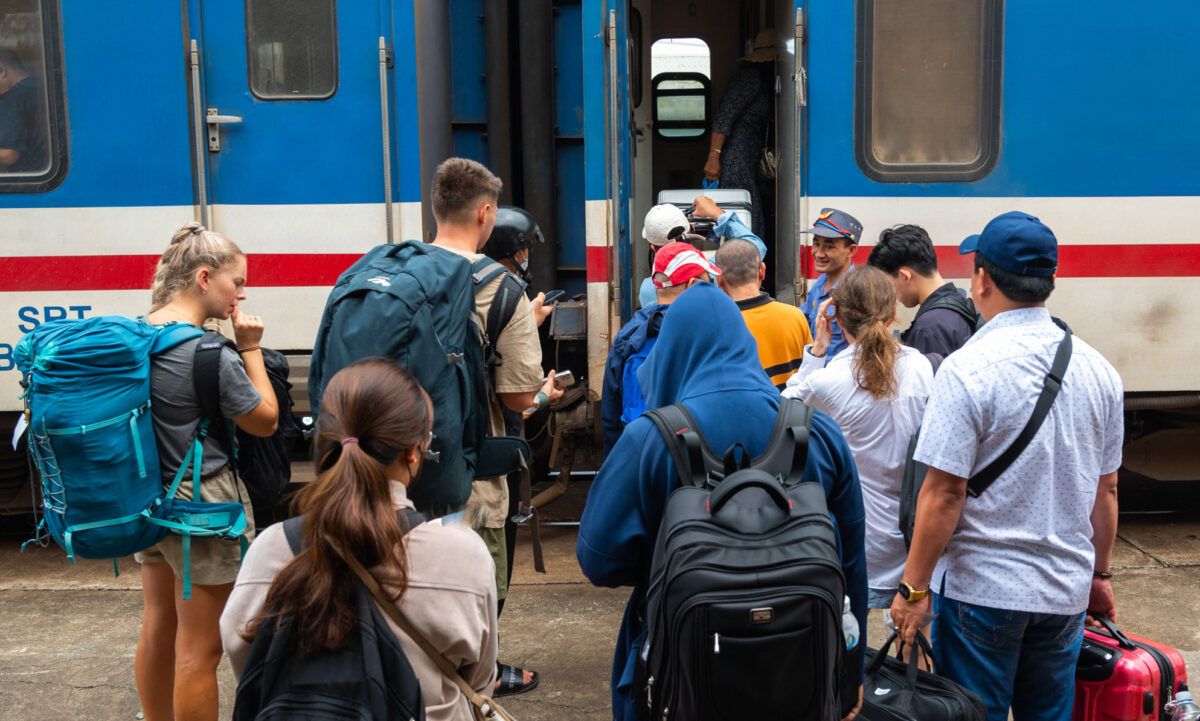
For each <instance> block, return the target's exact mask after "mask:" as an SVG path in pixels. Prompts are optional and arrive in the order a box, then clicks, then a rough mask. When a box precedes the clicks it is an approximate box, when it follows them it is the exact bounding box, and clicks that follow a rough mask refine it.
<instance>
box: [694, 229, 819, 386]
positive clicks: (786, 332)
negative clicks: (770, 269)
mask: <svg viewBox="0 0 1200 721" xmlns="http://www.w3.org/2000/svg"><path fill="white" fill-rule="evenodd" d="M713 260H714V261H715V262H716V264H717V267H718V268H720V269H721V277H720V278H718V279H717V285H719V286H720V287H721V289H722V290H724V291H725V292H726V293H728V294H729V297H730V298H732V299H733V301H734V302H735V303H737V306H738V310H740V311H741V312H742V318H743V319H744V320H745V321H746V327H747V328H749V329H750V335H752V336H754V340H756V341H757V342H758V359H759V360H760V361H761V362H762V367H763V370H764V371H766V374H767V375H768V376H770V378H771V382H772V383H774V384H775V387H776V388H778V389H780V390H783V388H784V386H786V385H787V380H788V378H790V377H791V375H792V373H793V372H795V371H796V369H797V368H799V367H800V363H801V362H802V361H803V360H804V347H805V346H807V345H809V344H810V343H812V342H813V336H812V331H811V330H810V329H809V327H808V319H807V318H805V317H804V313H803V312H802V311H801V310H800V309H799V308H797V307H796V306H794V305H791V304H789V303H780V302H779V301H777V300H775V299H774V298H772V297H771V296H769V295H767V293H766V292H765V291H763V290H762V283H763V280H764V279H765V278H766V277H767V266H766V265H765V264H764V263H763V262H762V260H761V259H760V258H759V255H758V251H757V249H756V248H755V247H754V246H753V245H751V244H750V243H748V242H746V241H744V240H741V239H736V238H735V239H733V240H729V241H726V242H725V244H724V245H722V246H721V248H720V250H718V251H717V255H716V256H715V257H714V258H713Z"/></svg>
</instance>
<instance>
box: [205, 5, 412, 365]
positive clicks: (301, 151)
mask: <svg viewBox="0 0 1200 721" xmlns="http://www.w3.org/2000/svg"><path fill="white" fill-rule="evenodd" d="M198 2H199V6H198V13H199V21H200V26H201V32H200V33H199V51H200V55H201V58H202V68H203V73H202V80H201V81H200V82H202V84H203V89H202V92H201V93H200V97H201V99H202V103H201V104H200V106H199V107H197V108H195V112H196V113H197V114H198V115H200V116H201V119H200V124H201V127H202V134H200V135H199V136H198V137H197V139H196V142H197V144H198V145H199V146H200V150H202V153H200V152H199V151H198V154H202V155H203V157H204V158H205V159H206V160H207V166H208V184H207V188H206V190H207V203H208V206H209V208H202V209H201V214H202V215H204V214H205V211H209V212H210V213H211V216H210V217H211V221H210V224H211V226H212V227H213V228H214V229H216V230H218V231H221V232H223V233H225V234H227V235H228V236H229V237H231V238H232V239H234V240H235V242H238V243H241V244H242V246H243V247H244V248H245V249H246V250H247V251H248V252H249V253H250V258H251V267H250V274H251V277H250V278H249V281H250V285H251V287H252V288H254V287H259V288H261V290H260V291H259V292H258V293H257V298H256V297H255V295H256V294H255V293H252V294H251V298H250V300H249V302H248V305H249V306H250V307H251V308H256V307H263V306H262V305H259V304H257V303H256V302H255V301H256V300H259V301H260V302H262V301H265V303H269V304H270V307H271V309H272V310H271V316H272V317H271V320H272V321H273V326H274V327H273V328H272V331H271V336H272V343H273V344H276V345H277V346H279V347H285V348H308V347H309V346H310V344H311V342H312V338H313V335H314V332H315V324H316V322H317V319H319V317H320V313H321V308H322V304H323V302H324V298H325V295H324V293H321V292H311V293H310V292H303V293H298V292H296V290H297V287H305V286H309V287H311V286H328V285H330V284H332V282H333V281H334V280H335V279H336V277H337V274H338V273H339V272H340V271H341V270H343V269H345V267H346V266H348V265H349V264H350V262H352V261H353V259H354V258H355V257H357V256H358V255H359V254H361V253H362V251H364V250H366V249H368V248H370V247H371V246H373V245H376V244H378V243H381V242H384V241H385V240H386V239H387V237H388V236H387V233H388V227H389V225H388V222H387V217H386V207H385V204H384V203H383V200H384V198H385V191H384V155H383V154H384V142H383V131H382V128H383V124H382V123H381V102H382V101H381V80H380V74H381V60H380V38H381V35H384V34H385V32H386V31H385V30H383V29H381V22H380V12H379V6H378V5H377V4H375V3H361V2H347V1H345V0H343V2H336V0H289V1H288V2H284V1H283V0H198ZM194 10H195V9H194ZM388 44H389V45H390V39H389V40H388ZM256 259H257V262H256ZM263 285H268V286H272V287H267V288H262V286H263ZM252 312H253V311H252ZM280 316H282V317H280Z"/></svg>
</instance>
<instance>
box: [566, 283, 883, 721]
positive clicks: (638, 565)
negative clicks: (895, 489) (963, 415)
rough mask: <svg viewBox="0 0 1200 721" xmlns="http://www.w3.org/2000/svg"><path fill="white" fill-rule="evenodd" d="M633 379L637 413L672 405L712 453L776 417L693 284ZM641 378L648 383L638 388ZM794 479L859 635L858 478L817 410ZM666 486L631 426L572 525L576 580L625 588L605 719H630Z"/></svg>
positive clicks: (716, 311)
mask: <svg viewBox="0 0 1200 721" xmlns="http://www.w3.org/2000/svg"><path fill="white" fill-rule="evenodd" d="M638 375H639V380H641V381H642V387H644V388H648V389H650V390H649V396H648V398H647V399H646V407H647V408H660V407H662V406H667V405H670V404H672V403H676V402H681V403H683V404H684V405H685V406H686V407H687V409H688V411H689V412H690V413H691V414H692V417H693V418H694V419H695V421H696V425H698V426H699V428H700V431H701V432H702V433H703V435H704V437H705V438H706V439H707V440H708V442H709V444H710V446H711V447H712V448H716V449H725V448H728V447H729V446H731V445H733V444H734V443H741V444H742V445H743V446H744V447H745V449H746V451H747V453H749V454H750V456H751V457H754V456H758V455H760V454H761V453H763V452H764V451H765V450H766V447H767V443H768V441H769V440H770V438H771V432H772V430H773V427H774V423H775V418H776V414H777V413H778V411H779V391H778V390H777V389H776V388H775V387H774V386H773V385H771V381H770V379H768V378H767V376H766V374H765V373H763V372H762V365H761V363H760V362H759V358H758V347H757V345H756V344H755V342H754V337H753V336H751V335H750V331H749V330H747V328H746V324H745V322H744V321H743V320H742V317H741V312H740V311H739V310H738V308H737V305H736V304H735V303H734V302H733V301H732V300H730V299H729V296H727V295H726V294H725V293H723V292H722V291H721V290H719V289H718V288H717V287H716V286H713V285H710V284H708V283H700V284H697V285H695V286H694V287H692V288H690V289H688V290H687V291H685V292H684V293H683V295H681V296H680V297H679V299H678V300H676V301H675V302H674V303H673V304H672V305H671V312H670V313H667V314H666V315H665V316H664V317H663V322H662V329H661V331H660V333H659V337H658V342H657V344H656V345H655V346H654V350H652V351H651V352H650V356H649V357H648V358H647V359H646V362H645V364H644V365H643V366H642V368H641V371H640V372H639V374H638ZM651 378H652V379H653V381H654V382H653V383H648V382H646V379H651ZM804 477H805V478H806V479H810V480H814V481H819V482H820V483H821V484H822V485H823V486H824V487H825V493H826V497H827V500H828V504H829V510H830V515H831V516H832V517H833V521H834V525H835V526H836V528H837V533H838V537H839V541H840V550H841V554H842V570H843V572H844V574H845V576H846V588H847V590H848V593H849V595H850V599H851V607H852V608H853V609H854V615H855V616H856V618H857V619H858V623H859V628H866V620H867V617H866V608H867V603H866V601H867V580H866V563H865V560H864V552H863V532H864V521H863V504H862V492H861V489H860V487H859V485H858V473H857V471H856V470H855V467H854V459H853V458H852V457H851V455H850V449H849V448H848V447H847V446H846V441H845V439H844V438H843V437H842V433H841V431H840V430H839V429H838V427H837V424H835V423H834V422H833V421H832V420H831V419H830V418H829V417H828V416H826V415H824V414H822V413H819V412H818V413H814V415H813V421H812V430H811V435H810V437H809V443H808V465H807V466H806V467H805V473H804ZM678 485H679V476H678V474H677V472H676V470H675V465H674V463H673V462H672V461H671V455H670V452H669V451H668V450H667V446H666V444H665V443H664V442H663V440H662V437H661V436H660V435H659V432H658V430H657V428H656V427H655V426H654V423H653V422H652V421H651V420H650V419H649V418H646V417H644V416H643V417H641V418H637V419H636V420H634V421H633V422H632V423H630V424H629V425H628V426H626V427H625V431H624V433H622V434H621V438H620V440H619V441H617V444H616V447H615V448H614V449H613V452H612V453H609V454H608V455H607V457H606V459H605V462H604V465H603V466H601V468H600V472H599V473H598V474H597V476H596V480H595V481H594V482H593V483H592V488H591V490H590V491H589V493H588V500H587V506H586V507H585V509H584V512H583V519H582V520H581V522H580V526H579V541H578V543H577V544H576V546H575V554H576V556H577V557H578V559H579V566H580V568H581V569H583V573H584V575H586V576H587V577H588V579H589V580H590V581H591V582H592V583H594V584H596V585H597V586H609V587H617V586H632V587H633V593H632V595H631V596H630V598H629V603H628V605H627V606H626V607H625V619H624V621H623V622H622V624H621V632H620V635H619V636H618V637H617V646H616V651H615V653H614V658H613V671H612V694H613V717H614V719H616V721H627V720H628V721H633V719H636V718H637V714H636V711H635V707H634V703H635V699H634V689H633V671H634V661H635V658H636V652H635V649H637V648H638V646H639V645H640V644H641V642H642V639H643V635H644V633H645V626H644V620H643V619H644V612H645V594H646V587H647V585H648V584H649V580H650V579H649V577H650V563H651V558H652V556H653V551H654V544H655V540H656V538H657V536H658V527H659V524H660V522H661V520H662V516H663V511H664V509H665V508H666V504H667V496H668V495H669V494H670V492H671V491H672V490H674V489H675V488H676V487H677V486H678ZM860 658H861V657H860ZM860 673H861V668H860Z"/></svg>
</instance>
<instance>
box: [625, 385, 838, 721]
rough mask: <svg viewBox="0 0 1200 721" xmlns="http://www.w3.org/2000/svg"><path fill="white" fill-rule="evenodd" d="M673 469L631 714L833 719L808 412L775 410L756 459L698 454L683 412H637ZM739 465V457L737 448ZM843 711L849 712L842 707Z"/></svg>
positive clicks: (696, 436) (833, 551)
mask: <svg viewBox="0 0 1200 721" xmlns="http://www.w3.org/2000/svg"><path fill="white" fill-rule="evenodd" d="M647 415H648V416H649V417H650V419H651V420H652V421H653V422H654V424H655V425H656V426H658V429H659V432H660V433H661V434H662V436H663V438H664V439H665V440H666V442H667V446H668V448H669V449H670V450H671V456H672V458H673V459H674V462H675V466H676V468H677V470H678V471H679V479H680V486H679V488H677V489H675V490H674V491H673V492H672V493H671V495H670V497H669V498H668V500H667V507H666V511H665V512H664V514H663V520H662V525H661V526H660V527H659V533H658V541H657V543H656V544H655V548H654V558H653V564H652V566H651V572H650V585H649V587H648V590H647V595H646V615H645V619H646V637H645V642H644V643H643V645H642V647H641V648H640V649H638V657H637V663H636V668H637V672H636V676H635V679H634V689H635V694H636V697H637V699H638V701H639V703H638V708H640V709H641V711H642V717H643V718H645V719H653V720H654V721H660V720H661V719H688V721H708V720H709V719H756V720H758V721H773V720H775V719H779V720H782V719H789V720H791V719H814V720H816V721H836V720H837V719H840V718H842V716H843V715H844V711H843V709H842V707H843V704H842V701H843V700H845V701H847V702H848V705H849V707H852V706H853V705H854V702H856V701H857V700H858V693H857V691H858V690H857V686H858V664H857V656H855V657H854V658H855V663H853V664H852V665H853V685H854V691H853V693H852V694H850V693H849V692H846V693H845V694H844V695H845V696H847V697H848V698H845V699H842V698H841V696H842V695H843V693H842V692H841V691H840V689H839V677H840V676H842V675H843V674H842V671H843V661H844V659H845V658H848V657H849V654H847V653H846V650H845V648H846V646H845V640H844V637H843V634H842V626H841V619H842V599H843V596H844V595H845V593H846V583H845V579H844V577H843V575H842V567H841V560H840V557H839V554H838V540H837V535H836V533H835V531H834V526H833V522H832V520H831V519H830V517H829V511H828V508H827V505H826V500H825V489H824V488H823V487H822V485H821V484H820V483H811V482H802V477H803V474H804V468H805V463H806V461H807V458H808V434H809V425H810V423H811V420H812V410H811V409H810V408H808V407H807V406H805V405H803V404H802V403H800V402H798V401H791V400H786V399H785V400H783V401H781V403H780V408H779V416H778V419H777V420H776V423H775V430H774V432H773V434H772V436H771V441H770V443H769V445H768V446H767V450H766V452H764V453H763V455H762V456H760V457H759V458H756V459H753V460H752V461H751V460H749V459H747V458H745V455H746V454H745V450H744V449H742V448H741V446H740V445H735V446H734V447H733V448H731V449H730V450H729V451H728V452H727V453H726V454H725V458H724V459H723V460H722V459H718V458H716V456H714V455H713V453H712V452H711V451H710V450H709V449H708V447H707V445H706V444H705V442H704V440H703V438H702V437H701V435H700V432H699V430H698V428H697V426H696V423H695V421H694V420H693V419H692V417H691V415H690V414H689V413H688V412H687V409H686V408H684V407H683V406H682V405H679V404H676V405H673V406H668V407H666V408H659V409H657V410H653V411H649V412H648V413H647ZM739 450H740V451H741V455H742V458H741V459H740V460H739V459H738V451H739ZM847 710H848V709H847Z"/></svg>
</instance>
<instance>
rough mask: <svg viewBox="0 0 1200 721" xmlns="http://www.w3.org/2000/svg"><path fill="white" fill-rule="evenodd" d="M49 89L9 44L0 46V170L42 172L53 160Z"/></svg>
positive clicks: (2, 171)
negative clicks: (49, 144) (49, 147)
mask: <svg viewBox="0 0 1200 721" xmlns="http://www.w3.org/2000/svg"><path fill="white" fill-rule="evenodd" d="M45 108H46V93H45V89H44V88H43V86H42V83H41V81H39V80H38V79H37V78H36V77H34V76H33V75H30V74H29V72H28V71H27V70H26V69H25V66H24V64H22V63H21V59H20V58H19V57H17V54H16V53H15V52H13V51H12V50H11V49H9V48H0V173H38V172H41V171H42V170H44V169H45V168H46V166H47V165H48V163H49V160H50V158H49V155H48V153H47V145H46V141H47V135H48V134H49V128H48V127H47V125H46V111H45Z"/></svg>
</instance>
